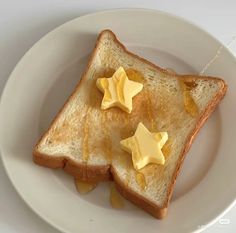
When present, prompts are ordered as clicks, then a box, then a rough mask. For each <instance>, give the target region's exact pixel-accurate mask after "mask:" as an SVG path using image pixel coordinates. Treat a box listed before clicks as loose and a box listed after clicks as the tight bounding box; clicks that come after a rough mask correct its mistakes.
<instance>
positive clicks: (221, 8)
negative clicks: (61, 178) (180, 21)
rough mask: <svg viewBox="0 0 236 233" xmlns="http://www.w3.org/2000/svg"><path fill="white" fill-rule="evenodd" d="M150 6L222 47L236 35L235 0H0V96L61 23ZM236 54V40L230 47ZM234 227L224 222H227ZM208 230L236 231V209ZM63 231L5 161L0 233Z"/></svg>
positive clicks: (0, 190)
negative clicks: (38, 208) (32, 201)
mask: <svg viewBox="0 0 236 233" xmlns="http://www.w3.org/2000/svg"><path fill="white" fill-rule="evenodd" d="M127 7H135V8H151V9H158V10H163V11H167V12H170V13H173V14H175V15H178V16H182V17H184V18H186V19H188V20H190V21H192V22H194V23H195V24H197V25H199V26H201V27H203V28H204V29H206V30H207V31H209V32H210V33H211V34H212V35H214V36H215V37H217V38H218V39H219V40H220V41H221V42H222V43H224V44H227V43H228V42H229V41H230V40H231V39H232V37H233V36H234V35H236V1H235V0H116V1H115V0H85V1H80V0H0V93H1V92H2V89H3V87H4V84H5V82H6V81H7V79H8V77H9V74H10V72H11V71H12V69H13V68H14V66H15V65H16V63H17V62H18V61H19V59H20V58H21V57H22V56H23V54H24V53H25V52H26V51H27V50H28V49H29V48H30V47H31V46H32V45H33V44H34V43H35V42H36V41H38V40H39V39H40V38H41V37H42V36H43V35H45V34H46V33H48V32H49V31H51V30H52V29H54V28H55V27H57V26H59V25H60V24H62V23H64V22H66V21H68V20H70V19H73V18H76V17H78V16H80V15H84V14H87V13H90V12H95V11H99V10H104V9H112V8H127ZM231 50H232V52H233V53H234V54H235V55H236V42H235V43H234V44H233V45H232V46H231ZM224 219H227V220H226V221H227V222H229V224H222V221H224ZM222 221H219V222H217V223H216V224H214V225H213V226H212V227H210V228H208V229H207V230H206V231H205V232H208V233H211V232H212V233H213V232H214V233H217V232H227V233H228V232H236V207H234V208H233V209H232V210H231V211H230V212H229V213H227V214H226V215H225V216H224V217H223V219H222ZM2 232H4V233H15V232H24V233H39V232H40V233H41V232H44V233H49V232H50V233H58V231H57V230H55V229H54V228H52V227H51V226H49V225H48V224H46V223H45V222H44V221H42V220H41V219H40V218H39V217H37V215H36V214H34V213H33V212H32V211H31V210H30V209H29V208H28V207H27V206H26V204H25V203H24V202H23V201H22V200H21V199H20V197H19V196H18V195H17V193H16V192H15V190H14V188H13V187H12V185H11V183H10V181H9V179H8V178H7V176H6V173H5V171H4V168H3V165H2V162H1V161H0V233H2Z"/></svg>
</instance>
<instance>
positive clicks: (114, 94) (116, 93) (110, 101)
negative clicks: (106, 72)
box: [96, 67, 143, 113]
mask: <svg viewBox="0 0 236 233" xmlns="http://www.w3.org/2000/svg"><path fill="white" fill-rule="evenodd" d="M96 85H97V87H98V88H99V90H100V91H101V92H103V93H104V96H103V99H102V104H101V109H108V108H111V107H119V108H121V109H122V110H124V111H126V112H128V113H130V112H131V111H132V98H133V97H134V96H135V95H137V94H138V93H139V92H140V91H141V90H142V89H143V84H141V83H138V82H134V81H131V80H129V79H128V76H127V75H126V73H125V70H124V68H123V67H120V68H119V69H118V70H117V71H116V72H115V73H114V74H113V76H112V77H111V78H99V79H97V82H96Z"/></svg>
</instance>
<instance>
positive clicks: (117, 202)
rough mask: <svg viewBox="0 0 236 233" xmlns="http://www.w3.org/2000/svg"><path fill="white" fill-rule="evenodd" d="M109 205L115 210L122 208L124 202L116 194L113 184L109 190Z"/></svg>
mask: <svg viewBox="0 0 236 233" xmlns="http://www.w3.org/2000/svg"><path fill="white" fill-rule="evenodd" d="M110 203H111V206H112V207H113V208H115V209H122V208H124V201H123V199H122V197H121V195H120V194H119V193H118V191H117V189H116V187H115V185H114V184H112V186H111V190H110Z"/></svg>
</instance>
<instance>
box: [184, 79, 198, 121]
mask: <svg viewBox="0 0 236 233" xmlns="http://www.w3.org/2000/svg"><path fill="white" fill-rule="evenodd" d="M196 86H197V84H196V83H195V82H194V81H193V80H180V87H181V89H182V92H183V99H184V107H185V110H186V112H187V113H189V114H190V115H191V116H192V117H196V116H197V115H198V113H199V110H198V106H197V104H196V103H195V101H194V99H193V97H192V95H191V90H192V89H194V88H195V87H196Z"/></svg>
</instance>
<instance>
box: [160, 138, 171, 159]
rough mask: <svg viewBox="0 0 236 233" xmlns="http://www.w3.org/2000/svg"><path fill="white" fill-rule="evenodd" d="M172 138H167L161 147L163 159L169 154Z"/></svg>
mask: <svg viewBox="0 0 236 233" xmlns="http://www.w3.org/2000/svg"><path fill="white" fill-rule="evenodd" d="M172 144H173V141H172V139H168V141H167V142H166V143H165V145H164V146H163V147H162V149H161V151H162V153H163V155H164V156H165V159H167V158H168V157H169V156H170V153H171V150H172Z"/></svg>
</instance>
